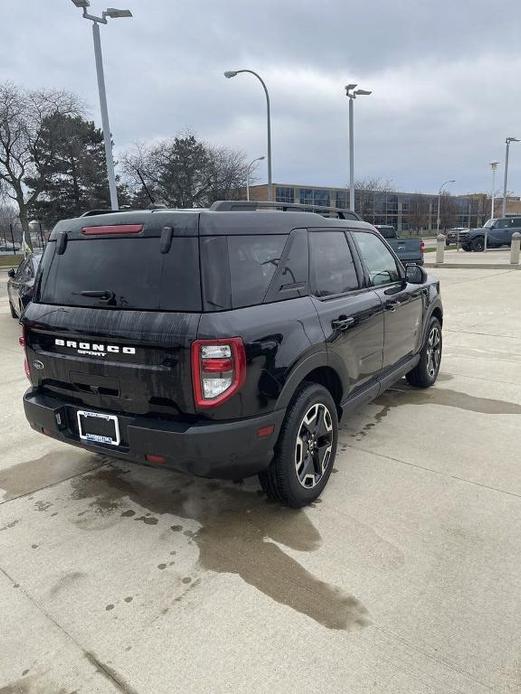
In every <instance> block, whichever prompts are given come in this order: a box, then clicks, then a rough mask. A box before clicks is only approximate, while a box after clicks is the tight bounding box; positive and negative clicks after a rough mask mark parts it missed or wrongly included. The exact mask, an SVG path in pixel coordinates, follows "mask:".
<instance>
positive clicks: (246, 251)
mask: <svg viewBox="0 0 521 694" xmlns="http://www.w3.org/2000/svg"><path fill="white" fill-rule="evenodd" d="M286 240H287V236H285V235H277V236H275V235H274V236H229V237H228V256H229V264H230V277H231V291H232V306H233V308H239V307H241V306H252V305H253V304H261V303H262V302H263V301H264V297H265V296H266V293H267V291H268V288H269V286H270V282H271V280H272V278H273V275H274V274H275V270H276V269H277V267H278V265H279V262H280V257H281V255H282V251H283V249H284V246H285V244H286Z"/></svg>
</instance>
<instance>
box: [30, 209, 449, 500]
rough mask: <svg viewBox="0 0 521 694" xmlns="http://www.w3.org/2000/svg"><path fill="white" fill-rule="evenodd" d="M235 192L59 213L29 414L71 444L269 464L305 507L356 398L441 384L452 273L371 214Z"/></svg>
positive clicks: (138, 456) (38, 319)
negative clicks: (379, 227) (174, 205)
mask: <svg viewBox="0 0 521 694" xmlns="http://www.w3.org/2000/svg"><path fill="white" fill-rule="evenodd" d="M226 207H228V210H230V204H228V205H226V204H221V205H216V206H215V207H214V209H212V210H166V209H161V210H152V211H125V212H120V213H113V214H106V215H100V216H93V217H88V218H87V217H83V218H78V219H70V220H66V221H62V222H60V223H59V224H58V225H57V226H56V228H55V229H54V231H53V232H52V235H51V237H50V240H49V242H48V244H47V248H46V250H45V254H44V257H43V259H42V263H41V267H40V271H39V273H38V277H37V281H36V286H35V292H34V299H33V301H32V303H31V304H30V305H29V306H28V307H27V309H26V311H25V313H24V315H23V318H22V323H23V327H24V338H23V339H24V342H25V350H26V370H27V373H28V377H29V379H30V381H31V387H30V388H29V390H28V391H27V392H26V394H25V396H24V406H25V412H26V415H27V418H28V420H29V422H30V423H31V426H32V427H33V428H34V429H36V430H37V431H40V432H42V433H44V434H46V435H48V436H52V437H54V438H56V439H58V440H60V441H63V442H66V443H70V444H73V445H76V446H81V447H83V448H86V449H88V450H91V451H95V452H97V453H101V454H108V455H111V456H115V457H119V458H123V459H125V460H127V461H135V462H139V463H148V464H150V465H163V466H165V467H171V468H176V469H180V470H184V471H186V472H189V473H194V474H197V475H203V476H210V477H211V476H213V477H223V478H231V479H240V478H242V477H245V476H248V475H253V474H259V477H260V480H261V483H262V486H263V488H264V490H265V491H266V492H267V493H268V495H269V496H271V497H273V498H276V499H278V500H280V501H282V502H283V503H286V504H288V505H291V506H294V507H299V506H303V505H305V504H307V503H309V502H311V501H313V500H314V499H316V498H317V497H318V496H319V494H320V493H321V492H322V490H323V489H324V487H325V485H326V483H327V480H328V478H329V476H330V473H331V469H332V467H333V462H334V459H335V454H336V448H337V437H338V419H339V417H340V416H341V415H342V413H346V412H348V411H349V410H351V409H352V408H355V407H359V406H360V405H362V404H363V403H365V402H367V401H369V400H371V399H373V398H375V397H376V396H377V395H378V394H379V393H381V392H382V391H383V390H385V389H386V388H387V387H389V386H390V385H391V384H392V383H394V382H395V381H396V380H397V379H399V378H401V377H402V376H404V375H406V376H407V379H408V380H409V382H410V383H411V384H413V385H415V386H420V387H427V386H430V385H432V384H433V383H434V382H435V381H436V378H437V375H438V370H439V366H440V358H441V347H442V335H441V325H442V307H441V301H440V294H439V285H438V282H436V281H435V280H431V279H428V278H427V275H426V273H425V271H424V270H423V269H422V268H420V267H416V266H410V267H407V268H404V267H403V266H402V264H401V263H400V261H399V260H398V258H397V257H396V255H395V254H394V253H393V251H392V250H391V249H390V247H389V246H388V245H387V243H386V242H385V241H384V240H383V239H382V238H381V236H380V234H378V232H377V231H376V230H375V228H374V227H373V226H371V225H370V224H367V223H365V222H361V221H358V220H356V219H349V218H347V219H338V218H336V219H335V218H325V217H323V216H321V215H319V214H314V213H308V212H301V211H298V210H296V211H285V212H280V211H270V210H262V211H233V206H231V210H232V211H223V208H226ZM251 209H255V208H253V207H252V208H251Z"/></svg>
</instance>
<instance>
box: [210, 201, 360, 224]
mask: <svg viewBox="0 0 521 694" xmlns="http://www.w3.org/2000/svg"><path fill="white" fill-rule="evenodd" d="M210 209H211V210H213V211H214V212H248V211H250V212H254V211H255V210H278V211H279V212H314V213H315V214H320V215H322V217H333V218H337V219H356V220H358V221H361V217H359V215H357V214H356V212H353V211H352V210H346V209H344V208H342V207H325V206H323V205H302V204H299V203H297V202H291V203H285V202H264V201H260V200H217V201H216V202H214V203H213V205H212V206H211V207H210Z"/></svg>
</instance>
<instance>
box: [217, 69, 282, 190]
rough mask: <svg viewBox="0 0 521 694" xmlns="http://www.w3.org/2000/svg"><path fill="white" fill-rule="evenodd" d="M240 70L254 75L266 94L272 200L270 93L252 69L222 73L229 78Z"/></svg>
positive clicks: (269, 188)
mask: <svg viewBox="0 0 521 694" xmlns="http://www.w3.org/2000/svg"><path fill="white" fill-rule="evenodd" d="M241 72H248V73H249V74H250V75H253V76H254V77H256V78H257V79H258V80H259V82H260V83H261V84H262V88H263V89H264V93H265V94H266V117H267V135H268V149H267V152H268V199H269V200H273V179H272V175H271V103H270V95H269V92H268V88H267V87H266V83H265V82H264V80H263V79H262V77H261V76H260V75H259V74H257V73H256V72H254V71H253V70H227V71H226V72H225V73H224V76H225V77H226V78H227V79H231V78H232V77H236V76H237V75H239V74H240V73H241Z"/></svg>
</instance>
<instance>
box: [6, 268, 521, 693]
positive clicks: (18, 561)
mask: <svg viewBox="0 0 521 694" xmlns="http://www.w3.org/2000/svg"><path fill="white" fill-rule="evenodd" d="M436 274H437V275H438V277H439V278H440V280H441V286H442V290H441V291H442V297H443V300H444V303H445V310H446V318H445V325H444V339H445V351H444V357H443V362H442V373H441V374H440V379H439V382H438V384H437V385H436V387H435V388H433V389H430V390H428V391H417V390H413V389H411V388H409V387H408V386H407V385H406V384H405V383H404V382H401V383H399V384H398V385H397V386H396V387H394V388H393V389H392V390H391V391H389V392H388V393H386V394H385V395H384V396H382V397H381V398H380V399H379V400H378V401H377V402H375V403H373V404H371V405H369V406H367V407H365V408H364V409H362V410H360V411H359V412H358V413H357V414H356V415H354V416H352V417H351V418H350V419H349V420H347V421H345V422H344V423H343V428H342V431H341V436H340V445H339V453H338V457H337V460H336V464H335V470H334V473H335V474H334V475H332V478H331V481H330V483H329V485H328V488H327V490H326V492H325V493H324V495H323V497H322V498H321V499H320V503H316V504H314V505H313V507H311V508H308V509H306V510H304V511H291V510H288V509H283V508H280V507H278V506H277V505H273V504H268V503H267V502H266V500H265V498H264V497H263V495H262V494H261V492H260V490H259V487H258V485H257V482H256V481H255V480H248V481H247V482H245V483H244V484H242V485H233V484H228V483H223V482H217V481H205V480H196V479H192V478H189V477H185V476H182V475H179V474H176V473H171V472H167V471H164V470H160V469H159V470H156V469H149V468H144V467H138V466H130V465H124V464H121V463H116V462H114V461H111V460H109V459H108V458H107V459H100V458H96V457H93V456H91V455H89V454H87V453H85V452H82V451H81V450H76V449H73V448H70V447H66V446H62V445H59V444H57V443H56V442H54V441H52V440H50V439H46V438H44V437H42V436H40V435H37V434H36V433H35V432H33V431H32V430H31V429H30V428H29V427H28V425H27V424H26V422H25V419H24V416H23V412H22V407H21V396H22V393H23V391H24V389H25V387H26V380H25V377H24V375H23V355H22V352H21V350H20V348H19V347H18V343H17V338H18V335H19V326H18V325H17V323H16V321H14V320H12V319H11V318H10V316H9V314H8V307H7V301H6V298H5V288H4V289H2V287H1V286H0V297H2V298H0V349H1V353H2V372H1V388H0V427H1V432H2V435H1V438H0V615H1V617H0V692H3V693H5V694H14V693H15V692H23V693H24V694H56V693H58V692H61V693H64V694H65V693H66V694H72V692H73V691H74V692H81V693H84V694H92V693H94V692H107V693H109V692H120V693H121V692H125V693H126V694H163V693H164V694H172V692H189V693H190V694H193V693H195V694H198V693H201V694H203V693H207V692H212V694H220V693H221V692H222V693H223V694H224V693H228V692H234V694H235V693H242V692H244V693H245V694H246V693H248V694H250V693H256V692H262V693H264V692H267V693H268V692H269V693H270V694H273V693H274V694H278V693H279V692H280V693H284V694H286V693H288V692H289V693H293V692H295V693H297V692H298V693H299V694H302V693H304V694H307V693H308V692H309V693H310V694H311V693H313V694H315V693H316V692H320V693H330V692H331V693H337V692H338V693H344V692H348V693H349V694H434V693H435V694H451V693H454V694H455V693H459V694H462V693H463V694H481V693H482V692H483V693H485V692H491V691H493V692H503V693H505V694H506V693H507V692H519V691H520V690H521V665H520V663H521V661H520V653H521V631H520V626H519V625H520V623H521V573H520V566H521V474H520V455H519V433H520V431H521V368H520V364H521V311H520V310H519V275H518V274H517V273H515V272H511V271H509V270H508V269H506V270H502V271H484V270H480V269H473V270H472V271H471V270H453V269H450V270H448V269H440V270H437V271H436ZM1 284H2V282H1V279H0V285H1ZM3 292H4V293H3ZM2 490H3V491H2Z"/></svg>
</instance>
